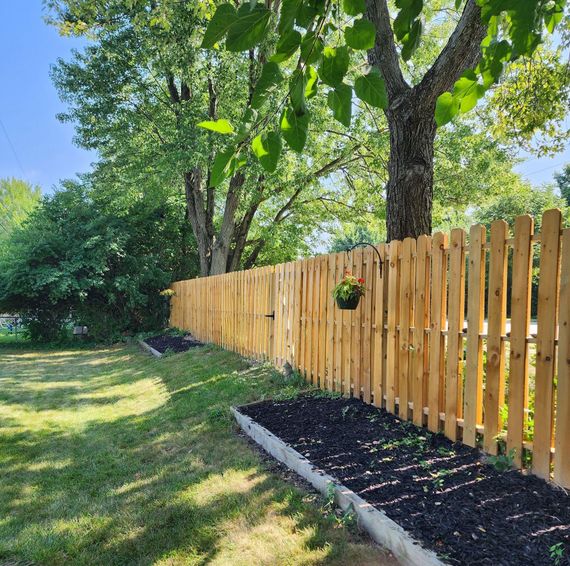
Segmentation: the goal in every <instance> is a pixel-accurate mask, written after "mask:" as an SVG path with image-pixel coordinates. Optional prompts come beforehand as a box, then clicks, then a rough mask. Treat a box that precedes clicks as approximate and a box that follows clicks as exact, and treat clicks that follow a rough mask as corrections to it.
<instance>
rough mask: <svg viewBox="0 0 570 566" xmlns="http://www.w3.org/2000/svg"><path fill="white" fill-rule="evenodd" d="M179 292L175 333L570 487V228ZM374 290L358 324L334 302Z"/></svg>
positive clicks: (231, 278) (276, 269) (313, 261)
mask: <svg viewBox="0 0 570 566" xmlns="http://www.w3.org/2000/svg"><path fill="white" fill-rule="evenodd" d="M376 249H377V250H378V254H379V257H380V258H381V259H382V264H383V269H380V268H379V257H378V254H376V253H375V250H373V249H371V248H365V249H363V248H357V249H355V250H353V251H351V252H350V253H348V254H347V253H337V254H330V255H322V256H318V257H313V258H308V259H303V260H299V261H294V262H290V263H284V264H280V265H276V266H270V267H262V268H258V269H252V270H248V271H241V272H235V273H228V274H224V275H216V276H212V277H206V278H198V279H192V280H187V281H178V282H176V283H174V284H173V286H172V289H173V290H174V291H175V295H174V296H173V297H172V304H171V319H170V323H171V325H172V326H174V327H179V328H182V329H185V330H189V331H191V332H192V333H193V334H194V335H195V336H196V337H197V338H199V339H200V340H203V341H207V342H213V343H215V344H218V345H220V346H223V347H224V348H227V349H229V350H233V351H235V352H238V353H239V354H242V355H244V356H250V357H254V358H260V359H265V360H269V361H271V362H272V363H274V364H275V365H277V366H282V365H284V364H285V363H286V362H287V363H289V364H290V365H291V366H292V367H293V368H294V369H296V370H298V371H300V372H301V373H302V374H303V375H304V376H305V377H306V379H307V380H308V381H309V382H311V383H312V384H313V385H315V386H318V387H320V388H322V389H326V390H328V391H334V392H339V393H342V394H343V395H346V396H355V397H359V398H361V399H362V400H363V401H364V402H366V403H373V404H374V405H376V406H377V407H384V408H386V410H387V411H389V412H391V413H394V414H397V415H398V416H399V417H400V418H402V419H408V420H413V422H414V423H415V424H417V425H419V426H427V427H428V428H429V430H431V431H433V432H443V433H444V434H445V435H446V436H447V437H448V438H450V439H451V440H461V441H462V442H463V443H465V444H467V445H469V446H481V447H482V448H484V450H485V451H486V452H488V453H490V454H497V452H498V451H499V448H503V450H504V451H505V452H506V453H509V454H510V455H511V456H512V457H513V460H514V463H515V464H516V465H518V466H519V467H522V466H524V467H529V468H530V469H531V471H532V472H533V473H535V474H536V475H538V476H540V477H542V478H545V479H550V478H551V474H552V473H553V478H554V481H555V482H556V483H558V484H560V485H562V486H565V487H567V488H568V487H570V229H564V230H563V229H562V216H561V213H560V211H559V210H549V211H547V212H545V213H544V215H543V217H542V222H541V230H540V234H535V232H534V223H533V219H532V218H531V217H530V216H520V217H518V218H517V219H516V221H515V223H514V226H513V229H512V234H511V231H510V229H509V226H508V225H507V224H506V223H505V222H503V221H501V220H499V221H496V222H494V223H493V224H492V225H491V227H490V230H489V234H487V230H486V229H485V227H484V226H481V225H475V226H472V227H471V229H470V231H469V233H466V232H465V231H464V230H461V229H455V230H452V231H451V234H450V235H449V237H448V236H447V235H446V234H443V233H436V234H434V235H433V236H421V237H420V238H418V239H417V240H416V239H412V238H407V239H405V240H403V241H392V242H390V243H389V244H380V245H378V246H376ZM347 270H349V271H351V272H352V273H354V274H355V275H356V276H358V277H363V278H364V279H365V285H366V294H365V296H364V297H363V298H362V300H361V302H360V305H359V306H358V308H357V309H356V310H354V311H349V310H340V309H339V308H338V307H337V306H336V304H335V302H334V300H333V299H332V295H331V293H332V289H333V287H334V286H335V285H336V283H337V282H338V281H340V279H341V278H342V277H343V275H344V273H345V271H347Z"/></svg>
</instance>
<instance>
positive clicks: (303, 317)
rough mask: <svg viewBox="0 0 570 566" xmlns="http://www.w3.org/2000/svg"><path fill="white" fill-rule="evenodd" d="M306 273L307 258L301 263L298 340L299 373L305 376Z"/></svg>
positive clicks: (307, 294)
mask: <svg viewBox="0 0 570 566" xmlns="http://www.w3.org/2000/svg"><path fill="white" fill-rule="evenodd" d="M308 284H309V283H308V273H307V260H303V261H302V263H301V341H300V349H301V351H300V359H301V361H300V364H299V369H300V371H301V373H302V374H303V375H304V376H305V378H306V376H307V301H308V296H309V293H308Z"/></svg>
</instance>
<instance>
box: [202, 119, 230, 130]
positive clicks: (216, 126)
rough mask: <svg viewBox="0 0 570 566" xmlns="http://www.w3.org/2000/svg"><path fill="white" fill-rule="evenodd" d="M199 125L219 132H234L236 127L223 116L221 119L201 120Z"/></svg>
mask: <svg viewBox="0 0 570 566" xmlns="http://www.w3.org/2000/svg"><path fill="white" fill-rule="evenodd" d="M197 125H198V127H200V128H204V129H206V130H211V131H212V132H217V133H218V134H233V133H234V127H233V126H232V125H231V124H230V123H229V122H228V121H227V120H224V119H223V118H220V119H219V120H216V121H213V120H205V121H204V122H199V123H198V124H197Z"/></svg>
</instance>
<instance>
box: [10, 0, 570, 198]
mask: <svg viewBox="0 0 570 566" xmlns="http://www.w3.org/2000/svg"><path fill="white" fill-rule="evenodd" d="M42 14H43V12H42V1H41V0H0V22H2V24H1V26H2V27H1V28H0V30H1V31H0V53H1V57H0V77H1V82H0V121H1V123H0V178H1V177H11V176H16V177H20V178H24V179H26V180H28V181H30V182H32V183H34V184H37V185H39V186H40V187H41V188H42V190H43V191H44V192H51V190H52V189H53V186H54V185H56V184H57V183H58V181H59V180H60V179H65V178H69V177H73V176H74V175H75V174H76V173H81V172H85V171H88V170H89V167H90V163H91V162H92V161H94V160H95V158H96V156H95V154H94V153H93V152H88V151H85V150H83V149H80V148H78V147H76V146H75V145H74V144H73V126H72V125H71V124H62V123H60V122H59V121H58V120H57V118H56V114H57V113H58V112H61V111H62V110H64V109H65V106H64V105H63V104H62V103H61V102H60V101H59V98H58V96H57V92H56V90H55V88H54V86H53V85H52V83H51V80H50V77H49V69H50V66H51V65H53V64H54V63H55V61H56V60H57V58H58V57H63V58H67V57H69V55H70V53H71V50H72V49H73V48H74V47H80V46H81V42H80V41H79V40H77V39H74V38H69V37H60V36H59V34H58V33H57V30H55V29H54V28H52V27H50V26H48V25H47V24H45V22H44V21H43V18H42ZM2 126H4V128H2ZM4 130H5V131H4ZM8 140H10V141H8ZM10 142H11V143H10ZM523 157H524V156H523ZM567 162H570V146H569V147H567V148H566V151H565V152H564V153H563V154H558V155H556V156H554V157H552V158H542V159H537V158H535V157H532V156H529V157H528V160H527V161H525V163H522V164H521V165H518V166H517V168H516V169H517V170H518V171H519V172H521V173H522V174H523V175H524V176H525V177H527V178H528V179H529V180H530V181H531V182H532V183H534V184H541V183H545V182H549V181H551V180H552V178H553V174H554V172H555V171H557V170H560V169H561V168H562V166H563V165H564V163H567Z"/></svg>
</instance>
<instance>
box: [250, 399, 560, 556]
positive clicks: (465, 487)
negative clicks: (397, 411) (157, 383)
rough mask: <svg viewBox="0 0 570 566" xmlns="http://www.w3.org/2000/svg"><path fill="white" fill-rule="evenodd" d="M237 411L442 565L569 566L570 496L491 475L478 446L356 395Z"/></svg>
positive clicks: (522, 478) (536, 482)
mask: <svg viewBox="0 0 570 566" xmlns="http://www.w3.org/2000/svg"><path fill="white" fill-rule="evenodd" d="M240 410H241V411H242V412H243V413H244V414H246V415H248V416H250V417H251V418H253V419H254V420H255V421H257V422H258V423H259V424H261V425H262V426H264V427H265V428H267V429H268V430H270V431H271V432H272V433H274V434H275V435H276V436H278V437H279V438H281V439H282V440H283V441H285V442H286V443H287V444H289V445H291V446H292V447H293V448H294V449H295V450H297V451H298V452H300V453H301V454H303V455H304V456H305V457H306V458H308V459H309V460H310V461H311V462H312V463H313V464H315V465H316V466H317V467H318V468H320V469H322V470H324V471H326V472H327V473H329V474H330V475H331V476H333V477H335V478H336V479H338V480H339V481H340V482H341V483H342V484H344V485H345V486H346V487H348V488H349V489H351V490H352V491H354V492H355V493H357V494H358V495H360V496H361V497H362V498H364V499H365V500H367V501H368V502H370V503H371V504H373V505H374V506H375V507H377V508H379V509H382V511H384V512H385V513H386V514H387V515H388V516H389V517H390V518H391V519H393V520H394V521H396V522H397V523H398V524H399V525H401V526H402V527H403V528H404V529H406V530H407V531H408V532H409V533H410V534H411V535H412V536H413V537H414V538H415V539H416V540H418V541H420V542H421V543H422V545H423V546H425V547H426V548H430V549H432V550H434V551H435V552H436V553H437V554H438V555H439V556H440V557H441V558H442V560H443V561H445V562H448V563H450V564H462V565H463V564H466V565H483V564H484V565H493V566H498V565H527V564H528V565H533V566H537V565H549V566H553V565H554V566H562V565H564V566H566V565H570V495H569V494H568V493H567V492H565V491H564V490H562V489H560V488H557V487H555V486H553V485H551V484H549V483H547V482H545V481H543V480H541V479H539V478H537V477H535V476H531V475H523V474H522V473H520V472H518V471H516V470H509V471H506V472H500V471H497V470H496V469H495V468H494V467H493V466H492V465H490V464H489V463H487V462H486V461H485V458H484V456H483V455H482V454H481V453H480V452H479V451H478V450H476V449H472V448H469V447H467V446H464V445H462V444H459V443H456V444H454V443H452V442H451V441H450V440H448V439H447V438H445V437H444V436H443V435H441V434H432V433H430V432H429V431H427V430H426V429H423V428H418V427H416V426H414V425H413V424H412V423H409V422H405V421H401V420H399V419H398V418H396V417H395V416H393V415H391V414H389V413H387V412H386V411H384V410H383V409H377V408H375V407H373V406H371V405H366V404H364V403H362V402H361V401H359V400H357V399H340V398H336V399H334V398H330V397H326V396H322V395H320V396H319V395H316V396H315V395H304V396H302V397H299V398H297V399H293V400H287V401H263V402H261V403H258V404H255V405H249V406H245V407H242V408H241V409H240ZM555 545H558V546H555ZM557 551H558V552H557ZM557 555H558V558H557Z"/></svg>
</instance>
